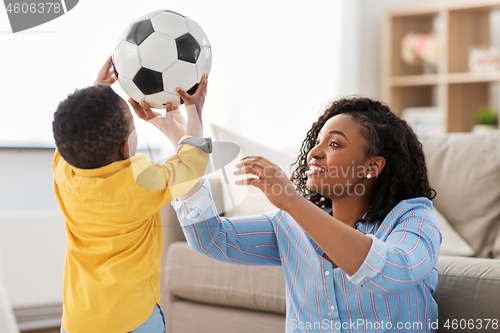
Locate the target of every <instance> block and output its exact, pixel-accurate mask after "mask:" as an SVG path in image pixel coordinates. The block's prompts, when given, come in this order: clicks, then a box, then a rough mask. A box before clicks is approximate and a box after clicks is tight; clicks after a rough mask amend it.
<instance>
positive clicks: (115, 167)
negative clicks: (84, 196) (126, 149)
mask: <svg viewBox="0 0 500 333" xmlns="http://www.w3.org/2000/svg"><path fill="white" fill-rule="evenodd" d="M139 160H146V155H144V154H141V155H136V156H132V157H131V158H127V159H126V160H121V161H116V162H113V163H110V164H108V165H105V166H103V167H100V168H96V169H79V168H75V167H73V166H72V167H71V169H72V170H73V171H74V172H75V174H76V175H78V176H80V177H86V178H93V177H100V178H106V177H108V176H110V175H112V174H114V173H116V172H118V171H120V170H122V169H125V168H127V167H129V166H130V165H131V164H132V163H134V162H136V161H139Z"/></svg>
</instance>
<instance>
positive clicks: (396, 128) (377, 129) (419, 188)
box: [290, 97, 436, 222]
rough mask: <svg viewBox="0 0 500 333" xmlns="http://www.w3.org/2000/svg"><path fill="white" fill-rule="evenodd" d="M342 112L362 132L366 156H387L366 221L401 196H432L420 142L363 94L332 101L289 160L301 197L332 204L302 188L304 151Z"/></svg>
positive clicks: (381, 105) (387, 209)
mask: <svg viewBox="0 0 500 333" xmlns="http://www.w3.org/2000/svg"><path fill="white" fill-rule="evenodd" d="M341 113H343V114H347V115H350V116H351V117H353V119H354V120H355V121H356V122H357V123H358V124H359V125H360V126H361V127H362V130H361V135H362V136H363V137H364V139H365V140H366V141H367V143H368V145H367V146H366V147H365V149H364V150H365V154H366V156H367V157H372V156H382V157H384V158H385V160H386V165H385V168H384V169H383V170H382V172H381V173H380V174H379V175H378V176H377V177H378V182H377V185H376V188H375V191H374V193H373V196H372V197H371V198H370V207H369V208H368V211H367V213H366V215H365V217H364V220H365V221H367V222H375V221H378V220H381V219H384V218H385V216H386V215H387V214H388V213H389V212H390V211H391V209H392V208H394V206H396V205H397V204H398V203H399V202H400V201H402V200H404V199H411V198H416V197H427V198H429V199H433V198H434V197H435V196H436V191H435V190H434V189H432V188H431V187H430V185H429V180H428V175H427V166H426V164H425V157H424V153H423V150H422V144H421V143H420V141H419V140H418V138H417V136H416V135H415V133H414V132H413V130H412V129H411V127H410V126H409V125H408V123H406V122H405V121H404V120H403V119H401V118H399V117H398V116H396V114H394V113H393V112H392V111H391V109H390V108H389V107H388V106H387V105H386V104H384V103H381V102H379V101H375V100H372V99H369V98H365V97H349V98H343V99H340V100H338V101H335V102H333V103H332V104H331V105H330V106H329V107H328V108H327V109H326V110H325V112H324V113H323V115H321V116H320V117H319V119H318V120H317V121H316V122H315V123H314V124H313V125H312V127H311V129H310V130H309V132H308V133H307V137H306V139H305V140H304V141H303V142H302V147H301V149H300V155H299V157H298V158H297V160H296V161H295V163H294V164H293V165H297V167H296V169H295V170H294V171H293V173H292V176H291V178H290V180H291V181H292V183H293V184H294V186H295V188H296V189H297V190H298V191H299V193H300V194H301V195H302V196H304V197H305V198H306V199H308V200H310V201H311V202H313V203H314V204H316V205H317V206H319V207H331V206H332V201H331V200H330V199H329V198H327V197H325V196H323V195H321V194H320V193H317V192H314V191H311V190H309V189H308V188H307V187H306V182H307V171H308V169H309V166H308V164H307V155H308V154H309V152H310V151H311V149H312V148H313V147H314V145H315V141H316V139H317V137H318V133H319V132H320V130H321V128H322V127H323V125H324V124H325V123H326V121H327V120H328V119H330V118H332V117H333V116H335V115H338V114H341Z"/></svg>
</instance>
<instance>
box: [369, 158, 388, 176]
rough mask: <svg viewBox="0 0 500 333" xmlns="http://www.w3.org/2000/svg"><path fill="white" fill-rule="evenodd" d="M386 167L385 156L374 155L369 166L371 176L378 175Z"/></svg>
mask: <svg viewBox="0 0 500 333" xmlns="http://www.w3.org/2000/svg"><path fill="white" fill-rule="evenodd" d="M384 168H385V158H384V157H382V156H376V157H373V158H372V159H371V161H370V166H369V167H368V169H369V173H370V175H371V178H375V177H378V175H380V173H381V172H382V171H383V170H384Z"/></svg>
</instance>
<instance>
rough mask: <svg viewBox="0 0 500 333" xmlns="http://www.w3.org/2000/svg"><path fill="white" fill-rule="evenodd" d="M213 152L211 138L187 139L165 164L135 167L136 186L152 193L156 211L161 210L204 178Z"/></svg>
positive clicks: (182, 141)
mask: <svg viewBox="0 0 500 333" xmlns="http://www.w3.org/2000/svg"><path fill="white" fill-rule="evenodd" d="M211 152H212V142H211V140H210V139H209V138H195V137H188V136H185V137H183V138H182V139H181V141H180V142H179V146H178V149H177V153H176V154H175V155H174V156H172V157H171V158H169V159H168V160H167V161H166V162H165V163H163V164H156V163H151V162H149V161H141V162H139V163H133V164H132V170H133V173H134V177H135V182H136V184H137V185H138V186H139V187H141V188H144V189H148V190H150V197H151V198H150V201H151V202H150V203H151V204H152V206H153V209H154V210H158V209H160V208H161V206H163V205H165V204H166V203H168V202H170V201H172V200H173V199H175V198H178V197H180V196H182V195H184V194H186V193H187V192H188V191H189V190H190V189H191V188H192V187H193V186H194V185H195V184H196V183H197V182H198V181H199V180H200V179H201V177H203V175H204V173H205V169H206V167H207V163H208V159H209V154H210V153H211ZM155 198H156V199H155Z"/></svg>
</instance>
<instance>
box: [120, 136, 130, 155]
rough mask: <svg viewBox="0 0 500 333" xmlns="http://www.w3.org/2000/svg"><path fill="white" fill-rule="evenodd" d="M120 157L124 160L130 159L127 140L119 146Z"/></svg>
mask: <svg viewBox="0 0 500 333" xmlns="http://www.w3.org/2000/svg"><path fill="white" fill-rule="evenodd" d="M120 155H121V156H122V157H123V158H124V159H127V158H130V152H129V149H128V141H127V140H125V141H123V142H122V144H121V146H120Z"/></svg>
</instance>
